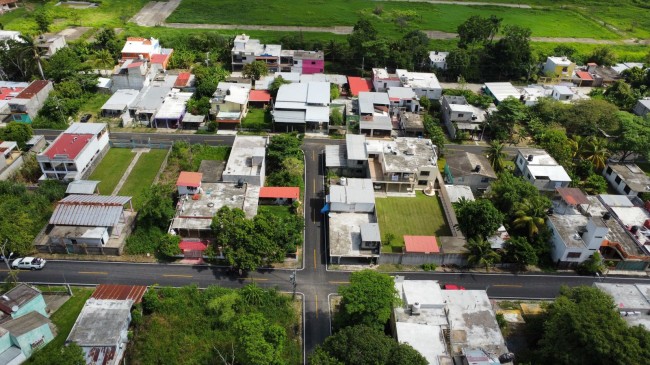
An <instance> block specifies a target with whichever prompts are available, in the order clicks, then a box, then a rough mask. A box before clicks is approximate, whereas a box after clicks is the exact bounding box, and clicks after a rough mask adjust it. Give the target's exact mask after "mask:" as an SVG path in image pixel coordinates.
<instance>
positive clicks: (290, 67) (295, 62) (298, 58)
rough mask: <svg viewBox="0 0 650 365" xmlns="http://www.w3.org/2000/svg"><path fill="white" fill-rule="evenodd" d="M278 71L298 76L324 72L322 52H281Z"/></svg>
mask: <svg viewBox="0 0 650 365" xmlns="http://www.w3.org/2000/svg"><path fill="white" fill-rule="evenodd" d="M280 70H281V71H282V72H296V73H298V74H307V75H311V74H319V73H323V72H324V71H325V55H324V53H323V51H299V50H284V49H283V50H282V51H281V52H280Z"/></svg>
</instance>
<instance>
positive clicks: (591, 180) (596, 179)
mask: <svg viewBox="0 0 650 365" xmlns="http://www.w3.org/2000/svg"><path fill="white" fill-rule="evenodd" d="M582 188H583V190H584V191H585V192H586V193H588V194H592V195H597V194H603V193H605V192H607V180H605V178H604V177H603V176H602V175H599V174H591V175H589V177H587V179H586V180H585V181H584V183H583V184H582Z"/></svg>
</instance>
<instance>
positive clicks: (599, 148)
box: [582, 137, 609, 171]
mask: <svg viewBox="0 0 650 365" xmlns="http://www.w3.org/2000/svg"><path fill="white" fill-rule="evenodd" d="M582 157H583V158H584V159H586V160H587V161H590V162H591V163H592V164H594V168H595V169H596V171H602V170H603V169H604V168H605V165H606V164H607V157H609V150H608V149H607V140H606V139H603V138H598V137H589V138H587V142H586V144H585V149H584V150H583V152H582Z"/></svg>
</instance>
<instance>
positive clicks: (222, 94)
mask: <svg viewBox="0 0 650 365" xmlns="http://www.w3.org/2000/svg"><path fill="white" fill-rule="evenodd" d="M250 92H251V86H250V85H249V84H238V83H232V82H220V83H219V84H218V85H217V90H216V91H215V92H214V94H212V99H210V114H212V115H214V116H215V117H216V120H217V123H219V127H220V128H227V129H232V128H237V127H239V126H240V125H241V120H242V118H244V116H246V113H247V112H248V101H249V93H250Z"/></svg>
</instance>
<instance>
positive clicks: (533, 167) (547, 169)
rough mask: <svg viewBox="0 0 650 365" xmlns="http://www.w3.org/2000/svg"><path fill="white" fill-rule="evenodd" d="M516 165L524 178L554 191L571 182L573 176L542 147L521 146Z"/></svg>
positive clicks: (539, 187) (541, 188) (538, 186)
mask: <svg viewBox="0 0 650 365" xmlns="http://www.w3.org/2000/svg"><path fill="white" fill-rule="evenodd" d="M515 165H516V166H517V169H518V170H519V172H520V173H521V175H522V176H523V177H524V179H526V181H528V182H530V183H531V184H533V185H535V187H536V188H537V189H538V190H546V191H553V190H555V189H556V188H565V187H567V186H569V184H570V183H571V177H570V176H569V174H567V172H566V170H564V167H562V166H561V165H560V164H558V163H557V161H555V159H553V157H551V156H550V155H549V154H548V153H547V152H546V151H544V150H541V149H535V148H520V149H519V150H518V151H517V158H516V159H515Z"/></svg>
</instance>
